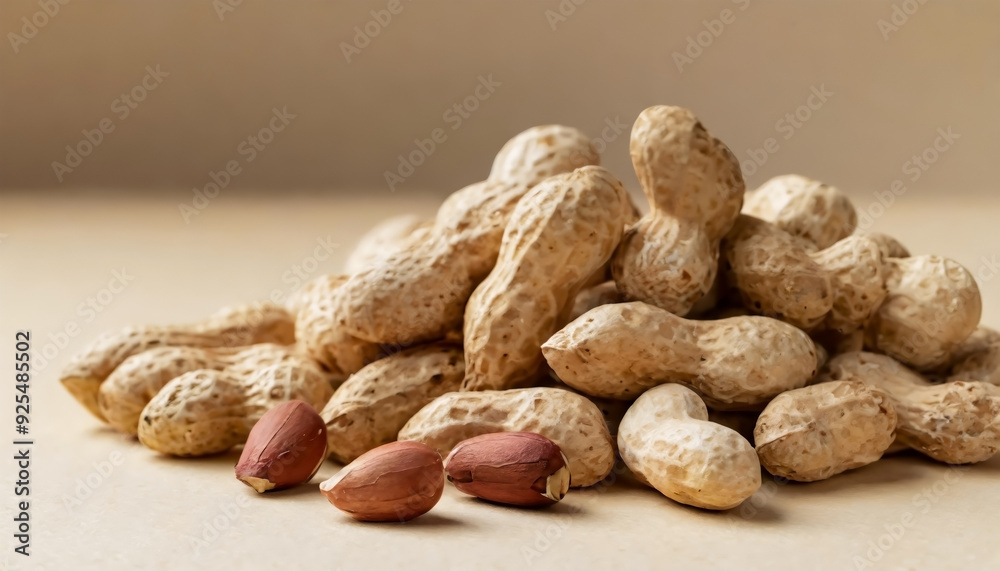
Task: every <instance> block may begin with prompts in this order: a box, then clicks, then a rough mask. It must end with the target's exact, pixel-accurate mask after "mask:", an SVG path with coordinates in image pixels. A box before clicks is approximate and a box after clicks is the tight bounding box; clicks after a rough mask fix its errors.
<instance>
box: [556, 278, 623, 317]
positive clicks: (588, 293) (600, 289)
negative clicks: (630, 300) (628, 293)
mask: <svg viewBox="0 0 1000 571" xmlns="http://www.w3.org/2000/svg"><path fill="white" fill-rule="evenodd" d="M625 301H627V300H626V299H625V296H624V295H622V293H621V292H620V291H618V284H616V283H615V282H613V281H607V282H603V283H600V284H597V285H595V286H591V287H588V288H585V289H582V290H580V293H578V294H577V295H576V299H575V300H574V301H573V310H572V311H570V313H569V320H570V321H573V320H574V319H576V318H577V317H580V316H581V315H583V314H584V313H587V312H588V311H590V310H591V309H594V308H595V307H599V306H602V305H608V304H612V303H623V302H625Z"/></svg>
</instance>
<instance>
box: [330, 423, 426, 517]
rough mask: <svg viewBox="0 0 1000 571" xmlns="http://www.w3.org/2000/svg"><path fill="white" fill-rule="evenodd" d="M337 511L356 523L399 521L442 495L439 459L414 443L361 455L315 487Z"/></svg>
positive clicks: (418, 512)
mask: <svg viewBox="0 0 1000 571" xmlns="http://www.w3.org/2000/svg"><path fill="white" fill-rule="evenodd" d="M319 490H320V492H322V493H323V495H324V496H326V498H327V499H328V500H330V503H331V504H333V505H334V506H336V507H337V509H339V510H342V511H344V512H347V514H348V515H350V516H351V517H353V518H354V519H356V520H358V521H372V522H379V521H381V522H389V521H395V522H404V521H409V520H411V519H413V518H415V517H418V516H421V515H423V514H425V513H427V512H428V511H430V509H431V508H433V507H434V506H435V504H437V503H438V500H440V499H441V494H442V493H443V492H444V466H443V464H442V461H441V456H440V455H439V454H438V453H437V452H436V451H435V450H434V449H433V448H431V447H429V446H425V445H423V444H420V443H419V442H391V443H389V444H385V445H383V446H379V447H378V448H376V449H374V450H370V451H368V452H365V453H364V454H362V455H361V456H359V457H358V458H357V460H355V461H353V462H351V463H350V464H348V465H347V466H344V467H343V468H342V469H341V470H340V472H337V474H336V475H335V476H333V477H332V478H330V479H329V480H327V481H325V482H323V483H322V484H320V485H319Z"/></svg>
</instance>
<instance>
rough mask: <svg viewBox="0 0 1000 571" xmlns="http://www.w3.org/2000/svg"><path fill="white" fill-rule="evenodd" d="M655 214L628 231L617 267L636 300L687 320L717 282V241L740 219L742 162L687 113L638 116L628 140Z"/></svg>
mask: <svg viewBox="0 0 1000 571" xmlns="http://www.w3.org/2000/svg"><path fill="white" fill-rule="evenodd" d="M629 154H630V155H631V157H632V165H633V166H634V167H635V173H636V175H637V176H638V177H639V183H640V184H641V185H642V190H643V192H644V193H645V194H646V198H647V200H649V205H650V212H649V214H648V215H646V216H644V217H643V218H642V219H641V220H639V221H638V222H637V223H636V224H634V225H633V226H631V227H630V228H629V229H628V231H627V232H626V234H625V237H624V238H623V239H622V243H621V246H620V247H619V248H618V251H617V252H616V253H615V257H614V259H613V260H612V265H611V270H612V273H613V274H614V278H615V282H616V283H617V284H618V288H619V289H620V290H621V291H622V292H623V293H624V294H626V295H627V296H628V297H630V298H631V299H637V300H641V301H645V302H647V303H650V304H652V305H656V306H658V307H661V308H663V309H666V310H668V311H671V312H673V313H676V314H678V315H685V314H687V313H688V312H689V311H691V308H692V307H694V305H695V303H697V302H698V300H699V299H701V298H702V297H704V296H705V295H706V294H707V293H708V291H709V290H710V289H711V287H712V284H713V283H714V281H715V274H716V271H717V268H718V259H719V241H720V240H721V239H722V237H723V236H724V235H725V234H726V231H728V230H729V228H730V226H732V224H733V221H734V220H735V219H736V216H737V215H739V212H740V206H741V205H742V203H743V191H744V189H745V184H744V182H743V175H742V173H741V172H740V166H739V161H738V160H737V159H736V157H735V156H734V155H733V153H732V152H731V151H730V150H729V148H728V147H726V145H725V144H724V143H722V142H721V141H719V140H718V139H716V138H715V137H713V136H712V134H711V133H709V132H708V130H707V129H706V128H705V126H704V125H702V124H701V122H700V121H699V120H698V118H697V117H695V115H694V113H692V112H691V111H690V110H688V109H684V108H682V107H673V106H669V105H657V106H655V107H650V108H648V109H646V110H645V111H643V112H642V113H640V114H639V118H638V119H636V121H635V124H634V125H633V126H632V135H631V139H630V141H629Z"/></svg>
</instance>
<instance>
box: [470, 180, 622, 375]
mask: <svg viewBox="0 0 1000 571" xmlns="http://www.w3.org/2000/svg"><path fill="white" fill-rule="evenodd" d="M630 211H631V206H630V201H629V197H628V193H627V192H626V190H625V188H624V187H623V186H622V184H621V182H619V181H618V180H617V179H615V178H614V177H613V176H612V175H611V174H610V173H609V172H608V171H606V170H605V169H603V168H601V167H596V166H588V167H582V168H579V169H577V170H575V171H573V172H571V173H566V174H561V175H556V176H553V177H550V178H548V179H545V180H544V181H542V182H541V183H539V184H538V185H537V186H535V187H534V188H533V189H532V190H531V191H530V192H528V194H526V195H525V196H524V198H522V199H521V202H520V203H519V204H518V205H517V208H515V209H514V212H513V214H512V215H511V221H510V223H509V224H508V226H507V229H506V231H505V232H504V236H503V242H502V245H501V247H500V255H499V258H498V259H497V263H496V266H495V267H494V268H493V271H492V272H490V275H489V276H487V277H486V279H485V280H484V281H483V282H482V283H481V284H479V287H477V288H476V290H475V292H474V293H473V294H472V297H471V298H470V299H469V303H468V305H467V306H466V308H465V328H464V333H465V363H466V370H465V381H464V382H463V384H462V388H463V390H498V389H509V388H515V387H521V386H526V385H530V384H535V383H536V382H537V381H538V380H539V378H540V377H541V374H542V371H541V367H542V364H543V363H544V362H545V361H544V359H543V358H542V350H541V345H542V343H543V342H544V341H545V340H546V339H548V338H549V337H550V336H551V335H552V334H553V333H555V332H556V330H558V329H559V328H560V327H562V326H563V325H565V324H566V322H567V321H569V313H570V311H572V309H573V306H572V304H573V302H574V301H575V299H576V294H577V293H578V292H579V291H580V289H581V288H582V287H583V285H584V284H585V283H586V282H587V281H588V280H589V279H590V277H591V276H592V275H593V274H594V272H596V271H598V270H599V269H600V268H601V267H603V266H604V264H605V263H606V262H607V261H608V260H609V259H611V254H612V253H613V252H614V250H615V247H616V246H618V242H619V240H620V239H621V235H622V231H623V228H624V226H625V221H626V219H627V217H628V215H629V214H628V213H629V212H630Z"/></svg>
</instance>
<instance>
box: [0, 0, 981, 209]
mask: <svg viewBox="0 0 1000 571" xmlns="http://www.w3.org/2000/svg"><path fill="white" fill-rule="evenodd" d="M219 1H220V2H230V1H232V2H236V1H237V0H219ZM575 1H576V2H581V0H575ZM911 3H912V5H911ZM560 4H562V5H563V8H562V9H563V11H564V12H566V13H569V12H570V10H573V11H572V13H570V15H569V16H567V17H566V20H565V21H556V22H555V24H556V25H555V29H554V30H553V28H552V26H551V25H550V23H549V21H548V19H547V15H546V14H547V12H549V11H551V12H553V13H558V11H559V10H560ZM896 4H900V5H902V4H903V1H902V0H899V1H898V2H896ZM387 5H388V0H373V1H371V2H320V1H301V2H264V1H261V0H243V1H242V3H239V4H238V5H237V6H236V7H235V9H233V10H232V11H231V12H223V13H222V16H223V17H222V19H221V20H220V17H219V15H217V12H216V9H215V8H214V7H213V1H212V0H170V1H162V2H150V1H138V0H107V1H89V2H88V1H83V0H72V1H70V2H69V3H68V4H67V5H66V6H63V7H61V9H60V11H59V13H58V14H57V15H56V16H55V17H53V18H52V19H51V20H50V21H49V22H48V23H47V24H46V25H45V26H44V27H42V28H41V29H40V30H39V32H38V34H37V35H36V36H35V37H34V38H33V39H30V40H29V41H28V43H27V44H24V45H21V46H19V49H18V53H14V50H13V49H12V48H11V46H10V45H9V40H8V41H5V42H4V44H3V45H2V46H0V79H2V82H0V127H2V128H3V132H4V133H3V134H4V136H3V137H2V140H0V184H2V185H3V186H4V187H6V188H14V187H28V188H42V187H53V186H68V187H72V188H74V189H75V188H79V187H99V188H107V187H114V188H120V189H126V191H127V192H131V193H134V192H140V191H141V190H145V189H147V188H161V189H165V192H173V193H180V194H182V195H185V196H190V194H191V191H190V189H191V188H192V187H195V186H197V187H202V186H204V185H205V184H206V183H207V182H209V179H208V172H209V171H211V170H219V169H221V168H223V167H224V165H225V164H226V162H227V161H229V160H232V159H239V158H241V157H240V155H239V154H238V152H237V150H236V149H237V147H238V145H239V144H240V142H241V141H242V140H243V139H244V138H245V137H247V136H249V135H251V134H253V133H255V132H257V131H258V130H259V129H260V128H262V127H264V126H265V124H266V122H267V120H268V118H269V116H270V113H271V109H272V108H273V107H279V108H281V107H287V108H288V110H289V112H291V113H293V114H295V115H296V116H297V118H296V119H295V120H294V121H293V122H292V123H291V125H290V126H289V128H288V129H286V130H285V131H284V132H282V133H279V134H278V136H277V137H276V139H275V141H274V142H273V143H271V144H270V145H269V146H268V147H267V149H266V151H265V152H264V153H262V154H261V156H260V157H258V158H257V160H255V161H254V162H253V164H251V165H246V166H247V168H246V169H244V172H243V173H241V174H240V175H239V177H237V178H236V180H235V181H234V182H233V186H232V187H231V189H230V190H231V191H232V190H233V189H235V188H254V189H286V188H292V189H304V188H308V189H322V190H323V191H324V192H329V191H330V190H328V189H339V190H340V191H341V192H344V193H358V192H360V191H358V190H357V189H359V188H365V189H370V190H368V192H371V193H374V194H375V195H377V196H380V197H385V198H390V197H391V195H390V194H389V192H388V188H387V186H386V184H385V181H384V172H385V171H386V170H391V169H395V168H396V166H397V163H398V158H397V157H398V155H399V154H401V153H402V154H408V153H409V152H411V151H412V150H414V149H415V147H414V139H416V138H427V137H428V136H429V134H430V133H431V131H432V130H433V129H434V128H437V127H441V128H444V129H446V131H447V135H448V139H447V141H446V142H445V143H444V144H442V145H440V146H439V148H438V149H436V151H435V152H434V153H433V155H432V156H431V157H429V158H428V160H427V161H426V162H425V163H424V164H423V165H421V166H420V167H419V168H417V169H416V172H415V173H414V174H413V176H412V177H410V178H409V179H407V181H406V182H405V183H403V184H402V185H400V186H399V187H398V189H397V192H401V191H406V192H412V191H416V190H419V189H430V190H433V191H434V192H436V193H437V194H445V193H447V192H450V191H451V190H454V189H455V188H458V187H460V186H463V185H465V184H467V183H468V182H470V181H473V180H478V179H479V178H481V177H482V173H483V172H484V170H485V169H486V168H488V166H489V163H490V159H491V157H492V156H493V154H494V153H495V152H496V149H497V148H498V147H499V146H500V145H501V144H502V143H503V142H504V141H505V140H506V139H508V138H509V137H510V136H511V135H513V134H514V133H516V132H518V131H520V130H522V129H524V128H526V127H528V126H531V125H535V124H539V123H553V122H560V123H565V124H569V125H573V126H577V127H580V128H582V129H584V130H585V131H587V132H589V133H591V134H592V135H593V136H595V137H599V136H600V135H601V130H602V129H603V128H604V126H605V121H611V122H615V120H616V118H617V119H618V120H619V122H620V123H623V124H625V125H628V126H630V125H631V123H632V120H633V119H634V118H635V116H636V115H637V114H638V112H639V111H640V110H642V109H643V108H645V107H647V106H649V105H652V104H657V103H673V104H679V105H684V106H688V107H691V108H693V109H695V110H696V112H697V113H698V114H699V116H701V117H702V118H703V120H704V121H705V123H706V124H707V125H708V126H709V128H710V129H712V130H713V131H714V132H715V133H717V134H718V135H719V136H720V137H722V138H723V140H725V141H727V142H728V144H729V145H730V146H731V147H732V149H733V150H734V152H736V154H737V155H738V156H739V157H740V158H741V159H743V160H745V159H747V158H748V153H747V150H748V149H755V148H760V147H761V146H762V144H763V142H764V141H765V140H766V139H767V138H769V137H776V138H777V142H778V143H779V146H780V149H779V150H778V152H776V153H774V154H772V155H771V156H770V157H768V161H767V163H766V164H764V166H763V167H762V168H761V169H760V171H759V172H757V173H754V174H753V175H749V176H748V177H747V178H748V180H749V182H750V183H751V184H752V185H756V184H759V183H760V182H763V181H764V180H766V178H768V177H770V176H772V175H775V174H780V173H784V172H801V173H803V174H808V175H811V176H814V177H815V178H819V179H822V180H825V181H828V182H830V183H832V184H836V185H839V186H841V187H843V188H845V189H846V190H848V191H849V192H852V193H858V194H868V193H871V192H873V191H876V190H881V189H885V188H888V185H889V184H890V182H891V181H892V180H893V179H895V178H897V177H900V176H901V175H902V168H903V164H904V162H906V161H907V160H909V159H910V157H911V156H912V155H914V154H917V153H920V152H922V151H923V150H924V149H925V148H926V147H927V146H929V145H931V144H932V143H933V140H934V138H935V136H936V135H935V133H936V131H937V129H939V128H947V127H949V126H950V127H951V128H952V129H953V131H954V132H955V133H958V134H959V135H960V136H961V138H960V139H959V140H958V141H957V142H956V144H955V146H954V147H953V148H952V149H950V150H949V152H948V153H946V154H945V155H944V156H943V157H942V158H941V159H940V160H939V161H938V162H937V163H936V164H935V165H934V167H933V168H932V169H930V170H929V171H927V172H926V174H924V175H923V176H922V177H921V178H920V179H919V180H917V181H916V182H914V183H913V184H911V185H910V186H909V187H908V190H909V191H910V192H912V193H915V194H916V193H919V194H928V193H934V192H941V193H950V192H954V191H963V192H978V193H984V194H988V193H991V192H995V190H996V187H995V183H994V181H995V176H992V173H993V163H994V162H995V153H996V150H997V149H998V148H1000V129H998V125H1000V106H998V105H996V102H997V101H1000V31H998V30H1000V3H998V2H995V1H992V0H987V1H980V2H975V1H953V2H928V3H925V4H923V5H920V4H917V3H916V0H909V3H907V4H906V7H907V8H908V9H910V10H911V11H912V10H913V7H915V6H917V7H918V8H917V9H916V11H915V12H914V13H913V14H912V15H910V16H906V15H905V14H903V16H905V18H906V20H905V21H903V20H902V19H900V17H899V16H897V22H903V23H902V25H901V26H900V27H899V29H898V31H894V32H889V33H888V39H884V38H883V34H882V32H880V30H879V24H878V22H879V20H884V21H886V22H889V23H891V18H892V15H893V6H894V4H893V3H892V2H884V1H883V2H836V1H831V2H815V1H807V2H793V1H782V2H775V1H763V0H734V1H729V0H716V1H712V2H653V1H648V2H636V1H613V2H612V1H608V0H603V1H600V0H589V1H587V2H581V4H580V5H579V6H577V5H576V4H574V2H573V0H561V1H560V0H532V1H528V0H493V1H483V2H459V1H454V0H453V1H441V0H437V1H425V2H411V1H410V0H401V4H400V6H401V7H402V11H401V12H400V13H398V14H396V15H394V16H392V19H391V21H390V22H389V24H388V25H387V26H385V27H383V28H381V29H380V30H379V33H378V35H377V36H376V37H374V38H372V40H371V42H370V44H369V45H368V46H367V47H365V48H364V49H363V50H362V52H361V53H360V54H359V55H356V56H355V57H354V58H353V59H352V61H351V63H348V62H347V61H346V60H345V57H344V55H343V53H342V48H341V44H342V43H343V42H352V41H353V37H354V35H355V33H356V32H355V27H361V28H364V27H365V25H366V23H368V22H369V21H370V20H372V16H371V14H370V11H371V10H376V11H380V10H385V9H386V6H387ZM724 9H728V10H731V11H732V17H731V18H729V19H731V20H732V22H731V23H730V24H724V25H723V26H722V31H721V33H720V34H719V36H718V37H717V38H712V39H711V43H710V44H709V45H708V47H706V48H704V49H703V52H702V53H701V54H700V55H698V57H697V58H695V59H694V60H693V61H692V62H691V63H690V64H688V65H686V66H684V67H683V71H678V68H677V66H676V65H675V63H674V60H673V54H674V52H680V53H682V52H683V51H684V50H685V48H686V45H687V44H688V38H689V37H692V38H695V40H697V38H696V37H697V36H698V34H699V33H702V32H705V30H706V27H705V24H704V21H711V20H716V19H719V18H720V15H721V12H722V11H723V10H724ZM37 10H38V6H37V4H36V0H3V2H0V31H2V32H3V33H4V34H5V35H6V34H7V33H8V32H18V31H19V30H20V29H21V28H22V27H23V22H21V18H22V17H30V16H31V15H32V14H33V13H34V12H36V11H37ZM900 10H902V8H900ZM900 13H901V14H902V12H900ZM710 35H711V34H710V33H709V32H705V34H704V35H703V37H702V40H703V41H704V42H705V43H708V42H707V38H708V37H709V36H710ZM147 65H153V66H155V65H160V66H161V69H162V70H164V71H166V72H167V73H169V74H170V75H169V77H167V78H166V79H165V80H164V82H163V83H162V84H161V85H159V86H158V87H157V89H156V90H154V91H152V92H151V93H149V96H148V98H147V99H146V100H145V101H143V102H142V103H141V104H140V105H139V106H138V107H137V108H136V109H135V110H134V111H133V112H132V113H131V114H130V115H129V116H128V117H127V118H126V119H124V120H120V119H118V118H117V115H116V114H115V113H113V112H112V111H111V105H112V104H113V102H114V100H115V99H116V98H117V97H119V96H120V95H121V94H122V93H123V92H127V91H129V90H131V89H132V88H133V87H134V86H136V85H137V84H139V82H140V81H141V79H142V77H143V75H144V73H145V72H144V69H145V67H146V66H147ZM491 74H492V77H493V80H494V81H496V82H499V83H500V84H501V85H500V86H499V87H497V88H496V91H495V92H494V93H493V94H492V95H491V96H490V98H489V99H487V100H485V101H483V102H482V103H481V105H480V106H479V108H478V109H477V110H476V111H475V112H474V113H472V114H471V116H470V117H469V118H468V119H467V120H464V121H463V123H462V125H461V127H459V128H458V129H456V130H451V126H452V125H453V123H448V122H447V121H445V120H443V117H442V115H443V113H444V112H445V111H446V110H447V109H448V108H449V107H450V106H451V105H453V104H454V103H456V102H459V101H461V100H462V99H463V98H465V97H467V96H470V95H472V94H473V92H474V89H475V87H476V85H477V78H478V77H479V76H490V75H491ZM814 86H815V87H819V86H825V89H826V90H827V91H828V92H832V93H833V95H832V96H831V97H829V99H828V101H827V102H826V103H824V104H823V105H822V106H821V107H820V108H819V109H818V110H816V111H814V112H812V114H811V117H810V119H809V120H808V121H807V122H805V123H803V124H802V127H801V128H799V129H797V130H795V131H794V134H793V136H792V138H791V139H788V140H785V139H784V138H783V137H784V136H785V135H786V134H787V131H782V132H780V133H779V132H777V131H776V129H775V124H776V122H777V121H778V120H779V119H781V118H782V117H784V116H785V115H786V114H787V113H794V112H795V110H796V109H797V108H798V107H799V106H800V105H803V104H805V103H806V101H807V98H808V97H809V95H810V90H811V87H814ZM102 118H110V119H112V120H113V121H114V124H115V131H114V132H113V133H110V134H109V135H108V136H107V138H106V139H105V140H104V141H103V142H102V144H101V145H100V146H99V148H98V149H96V150H95V152H94V153H93V154H92V155H91V156H89V157H87V158H86V159H85V160H84V162H83V164H82V165H81V166H80V167H79V168H78V169H76V170H74V172H72V173H71V174H69V175H67V176H66V177H65V180H64V182H62V183H59V182H57V180H56V177H55V175H54V174H53V172H52V167H51V163H52V162H53V161H56V160H65V155H66V151H65V146H66V145H70V144H76V143H77V142H79V140H80V139H81V138H82V134H81V130H83V129H93V128H94V127H95V126H97V124H98V122H99V121H100V120H101V119H102ZM608 134H612V135H613V136H614V137H617V138H615V139H614V140H613V141H611V142H610V144H609V148H608V153H607V155H606V157H607V158H606V161H605V162H606V164H607V165H609V166H610V167H611V168H612V169H613V170H614V171H615V172H618V173H620V176H622V177H623V178H624V179H625V180H626V182H628V183H630V184H631V183H632V181H634V178H633V176H632V173H631V168H630V165H629V164H628V160H627V154H626V149H627V128H626V129H625V130H624V131H622V132H621V133H619V134H613V132H611V131H609V132H608ZM393 198H394V197H393Z"/></svg>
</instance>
